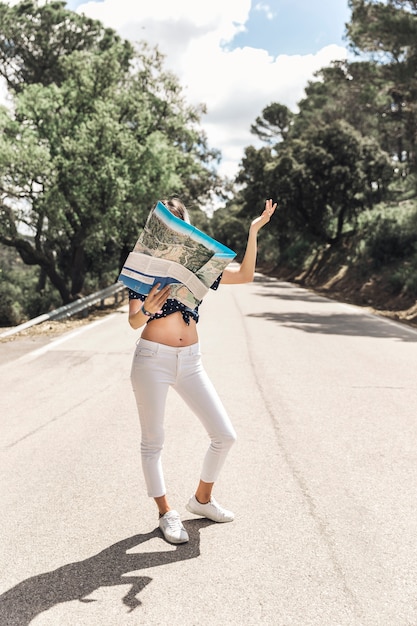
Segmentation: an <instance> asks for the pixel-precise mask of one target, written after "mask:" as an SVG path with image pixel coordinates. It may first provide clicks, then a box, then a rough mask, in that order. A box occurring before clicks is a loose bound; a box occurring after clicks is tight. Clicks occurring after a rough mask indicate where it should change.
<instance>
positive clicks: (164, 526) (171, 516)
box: [159, 511, 189, 543]
mask: <svg viewBox="0 0 417 626" xmlns="http://www.w3.org/2000/svg"><path fill="white" fill-rule="evenodd" d="M159 528H160V529H161V530H162V534H163V535H164V537H165V539H166V540H167V541H168V542H169V543H186V542H187V541H188V539H189V537H188V533H187V531H186V530H185V528H184V526H183V525H182V522H181V518H180V514H179V513H178V512H177V511H168V513H165V515H163V516H162V517H161V518H159Z"/></svg>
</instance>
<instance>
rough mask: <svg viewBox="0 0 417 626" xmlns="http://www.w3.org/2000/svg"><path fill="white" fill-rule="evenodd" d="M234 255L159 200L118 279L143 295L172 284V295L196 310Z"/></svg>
mask: <svg viewBox="0 0 417 626" xmlns="http://www.w3.org/2000/svg"><path fill="white" fill-rule="evenodd" d="M235 256H236V253H235V252H233V250H230V248H227V247H226V246H224V245H223V244H221V243H219V242H218V241H216V240H215V239H212V238H211V237H209V236H208V235H206V234H205V233H203V232H202V231H201V230H198V228H196V227H195V226H192V225H191V224H187V223H186V222H184V221H183V220H181V219H180V218H178V217H175V215H173V214H172V213H171V211H169V210H168V209H167V208H166V206H165V205H164V204H162V202H158V203H157V205H156V207H155V208H154V209H153V210H152V211H151V212H150V214H149V216H148V219H147V220H146V224H145V227H144V229H143V231H142V233H141V234H140V236H139V239H138V240H137V242H136V245H135V247H134V249H133V251H132V252H131V253H130V254H129V256H128V257H127V259H126V262H125V264H124V266H123V268H122V271H121V272H120V276H119V281H120V282H122V283H123V284H124V285H126V287H128V288H129V289H132V290H133V291H136V292H137V293H139V294H143V295H147V294H148V293H149V291H150V290H151V289H152V287H153V285H155V284H156V283H159V284H160V286H161V288H162V287H165V285H168V284H170V285H171V295H170V298H175V299H177V300H179V301H180V302H182V303H183V304H185V305H186V306H188V307H190V308H192V309H194V308H195V307H196V306H197V305H198V304H200V302H201V301H202V299H203V298H204V296H205V295H206V293H207V291H208V290H209V289H210V286H211V285H212V284H213V283H214V281H215V280H216V278H218V277H219V276H220V274H221V273H222V271H223V270H224V268H225V267H226V266H227V265H228V264H229V263H230V262H231V261H232V260H233V259H234V258H235Z"/></svg>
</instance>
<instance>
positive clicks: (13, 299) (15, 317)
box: [0, 277, 23, 326]
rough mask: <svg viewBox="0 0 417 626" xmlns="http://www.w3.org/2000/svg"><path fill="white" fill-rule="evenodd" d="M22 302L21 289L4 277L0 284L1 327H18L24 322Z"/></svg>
mask: <svg viewBox="0 0 417 626" xmlns="http://www.w3.org/2000/svg"><path fill="white" fill-rule="evenodd" d="M21 300H22V290H21V288H20V287H19V286H18V285H15V284H13V283H11V282H9V281H8V280H5V279H3V277H2V280H1V282H0V326H16V325H17V324H19V323H20V322H21V321H22V318H23V312H22V306H21V304H20V301H21Z"/></svg>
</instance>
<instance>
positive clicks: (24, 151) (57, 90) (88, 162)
mask: <svg viewBox="0 0 417 626" xmlns="http://www.w3.org/2000/svg"><path fill="white" fill-rule="evenodd" d="M29 4H31V6H33V3H29ZM25 6H26V5H25ZM49 8H50V9H54V10H56V12H57V13H56V15H55V18H56V20H55V22H54V21H53V20H52V21H53V23H55V24H56V23H60V24H61V22H59V20H58V16H61V17H60V19H62V20H64V23H65V24H66V23H67V21H68V20H67V17H66V14H67V13H68V12H65V11H64V13H62V3H52V4H51V5H49ZM37 10H38V9H37ZM39 10H40V9H39ZM36 15H37V13H36ZM26 17H27V16H25V19H24V20H23V22H22V26H25V23H26V22H25V20H26ZM64 18H65V19H64ZM68 19H69V21H70V23H72V22H71V19H72V18H71V19H70V18H68ZM29 21H30V20H29ZM35 22H36V20H35ZM36 23H38V22H36ZM41 23H42V22H39V24H38V25H40V24H41ZM58 30H60V29H58ZM98 30H100V29H98ZM30 33H31V31H30V32H29V33H27V34H26V35H27V41H28V42H31V41H32V40H33V37H32V35H31V34H30ZM89 33H90V31H89ZM100 33H101V31H100ZM61 34H62V38H63V41H65V37H64V36H63V31H62V32H61ZM90 34H91V33H90ZM101 34H102V33H101ZM101 34H100V36H99V37H98V42H97V46H96V48H94V46H93V44H92V41H91V39H90V38H89V37H88V38H87V43H88V45H87V49H81V50H80V49H76V50H72V49H71V50H68V51H67V52H66V53H65V54H62V55H60V56H59V55H58V57H57V64H58V65H59V68H58V69H59V72H58V74H59V79H56V80H52V81H49V79H48V80H45V81H44V82H43V83H42V82H36V81H35V80H33V81H32V82H31V81H29V82H28V84H24V83H23V82H22V80H21V77H22V76H23V74H24V72H23V69H22V70H21V72H20V74H19V76H20V78H19V80H17V79H16V85H18V88H17V92H18V93H17V94H16V96H15V102H14V107H13V110H12V111H8V110H6V109H2V110H1V111H0V192H1V198H0V243H2V244H3V245H6V246H9V247H13V248H15V249H16V250H17V251H18V252H19V254H20V256H21V257H22V259H23V260H24V262H25V263H27V264H30V265H37V266H39V268H40V270H41V275H40V276H41V280H40V286H42V282H43V279H44V278H45V277H47V278H48V279H49V281H50V282H51V284H52V285H54V287H55V288H56V289H57V290H58V291H59V293H60V295H61V298H62V301H63V302H68V301H70V300H72V299H73V298H75V297H77V295H78V294H79V293H80V292H81V291H82V290H83V289H84V287H85V285H86V279H88V281H89V282H88V284H87V287H88V285H91V286H93V287H96V286H100V285H102V286H103V283H104V284H108V282H110V281H111V280H114V279H115V278H116V277H117V274H118V271H119V268H120V267H121V265H122V263H123V261H124V259H125V257H126V255H127V253H128V252H129V251H130V249H131V248H132V246H133V245H134V243H135V241H136V238H137V235H138V231H139V230H140V227H141V225H143V223H144V219H145V216H146V215H147V213H148V211H149V209H150V208H151V206H152V204H153V203H154V202H155V199H157V198H159V197H163V196H165V195H166V194H169V193H171V192H175V193H182V192H184V194H183V195H184V197H185V199H186V200H187V199H189V198H190V195H191V194H193V195H192V198H193V200H194V201H196V200H197V201H198V200H199V199H200V200H201V199H203V198H204V196H205V194H208V193H209V192H210V191H211V190H212V189H213V188H216V185H217V184H218V182H219V181H218V179H217V177H216V174H215V172H214V170H213V168H212V163H213V161H215V159H216V158H217V154H216V153H215V152H210V151H209V150H208V149H207V146H206V140H205V136H204V134H203V133H202V132H201V130H200V129H199V119H200V114H201V109H199V108H194V107H189V106H187V105H186V103H185V102H184V100H183V96H182V93H181V89H180V87H179V84H178V81H177V79H176V78H175V77H174V76H173V75H171V74H169V73H167V72H165V71H164V69H163V57H162V56H161V55H160V54H159V52H158V51H157V50H150V49H148V48H147V47H146V46H145V45H143V46H142V47H141V48H139V49H138V51H137V52H136V53H135V56H134V57H133V58H132V63H131V64H130V65H128V64H126V54H125V51H126V49H127V47H126V45H125V42H123V41H121V40H119V39H118V38H117V37H113V38H112V37H111V34H110V33H107V35H106V41H107V40H109V39H111V40H112V45H109V46H108V47H107V48H105V47H103V45H102V41H103V40H102V36H101ZM28 45H29V43H28ZM78 47H81V43H79V45H78ZM104 48H105V49H104ZM29 56H30V55H29ZM34 56H36V55H34ZM22 67H23V65H22ZM55 69H56V68H55ZM55 69H54V68H53V64H51V67H50V72H49V74H50V75H52V74H54V75H55ZM16 76H17V74H15V77H16ZM44 83H45V84H44ZM42 277H43V278H42Z"/></svg>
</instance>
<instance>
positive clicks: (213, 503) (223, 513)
mask: <svg viewBox="0 0 417 626" xmlns="http://www.w3.org/2000/svg"><path fill="white" fill-rule="evenodd" d="M208 504H211V506H212V507H213V508H214V509H215V510H216V513H217V514H218V515H220V516H221V517H222V518H224V517H226V510H225V509H223V507H221V506H220V504H219V503H218V502H217V501H216V500H215V499H214V498H213V497H212V498H211V500H210V502H209V503H208Z"/></svg>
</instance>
